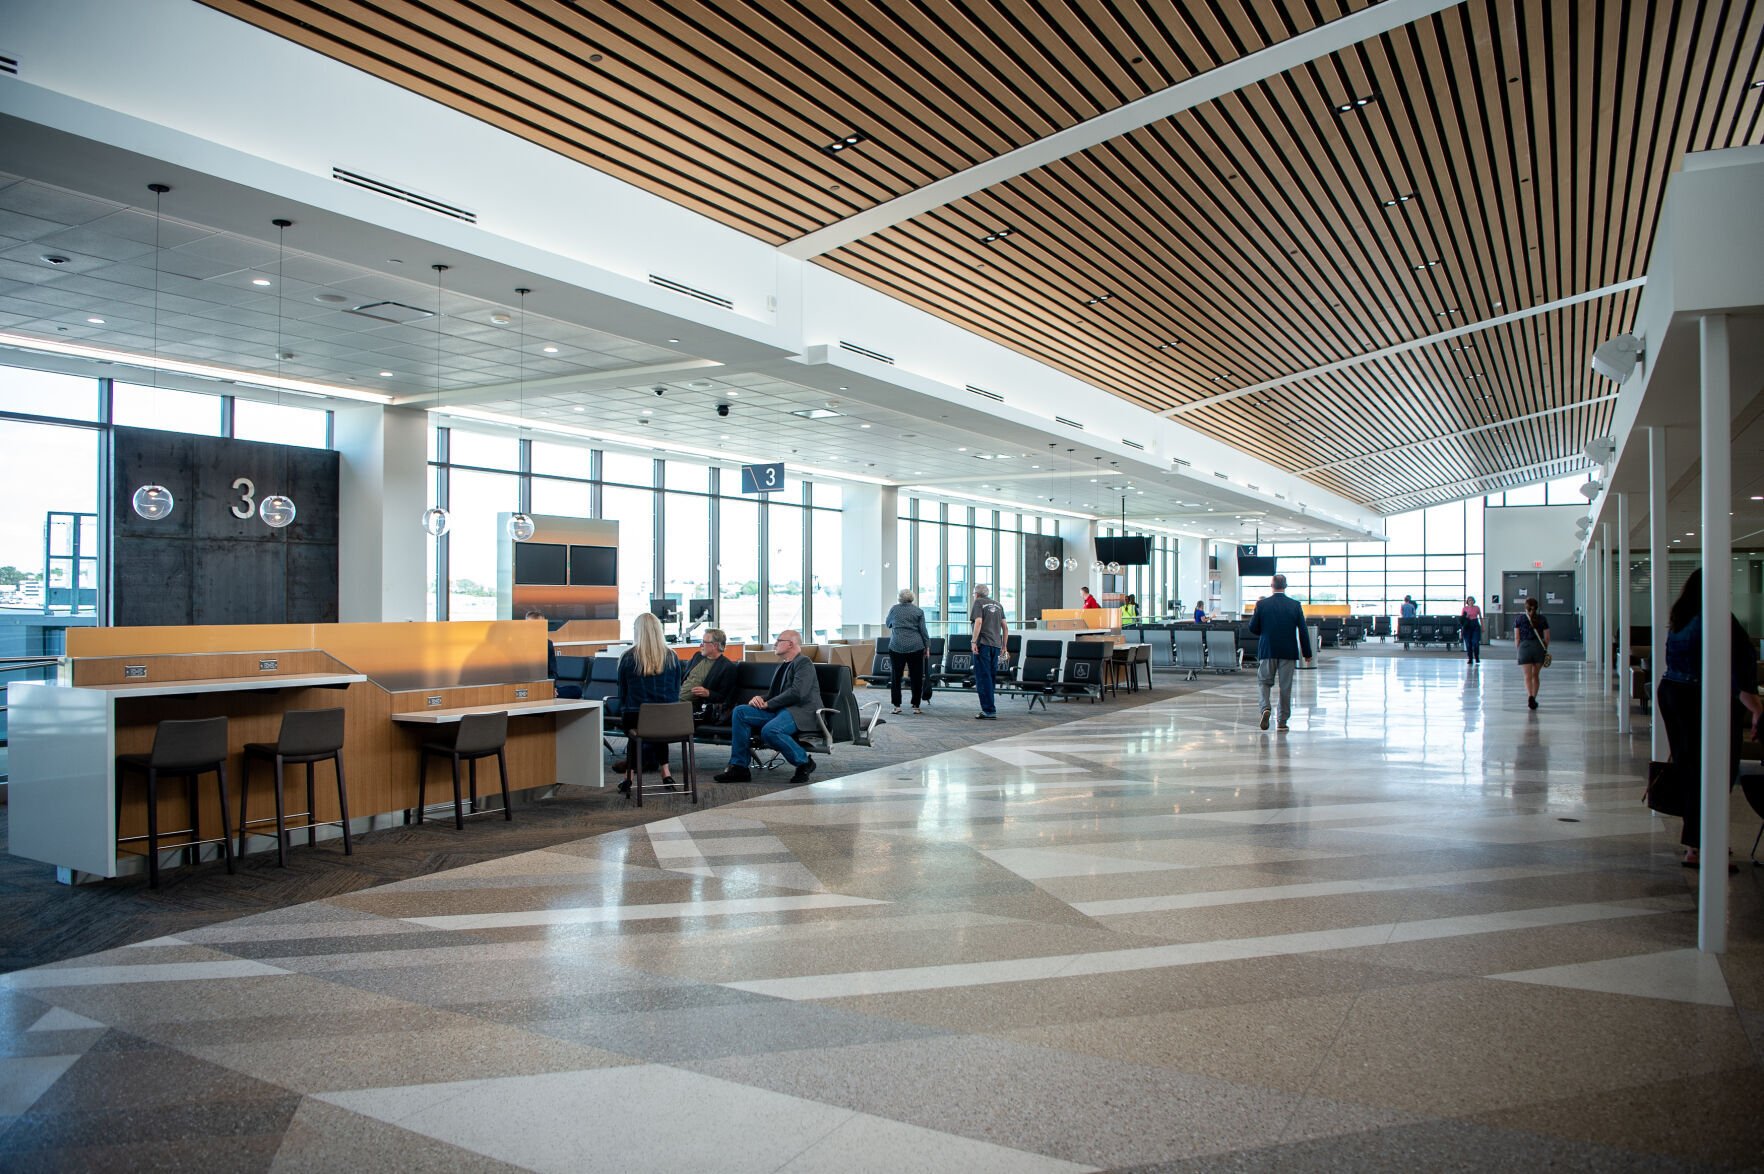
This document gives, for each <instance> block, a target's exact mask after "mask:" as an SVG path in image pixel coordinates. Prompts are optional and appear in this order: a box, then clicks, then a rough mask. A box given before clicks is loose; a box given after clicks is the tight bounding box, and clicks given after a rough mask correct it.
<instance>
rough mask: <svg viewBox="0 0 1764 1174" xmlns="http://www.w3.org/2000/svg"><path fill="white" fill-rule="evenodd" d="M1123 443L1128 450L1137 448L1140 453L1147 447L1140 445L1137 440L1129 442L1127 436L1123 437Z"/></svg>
mask: <svg viewBox="0 0 1764 1174" xmlns="http://www.w3.org/2000/svg"><path fill="white" fill-rule="evenodd" d="M1121 443H1122V444H1124V445H1126V446H1127V447H1128V448H1136V449H1138V450H1139V451H1140V452H1144V451H1145V445H1143V444H1141V443H1139V441H1137V440H1128V439H1127V438H1126V437H1125V436H1123V437H1122V438H1121Z"/></svg>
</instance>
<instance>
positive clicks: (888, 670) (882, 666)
mask: <svg viewBox="0 0 1764 1174" xmlns="http://www.w3.org/2000/svg"><path fill="white" fill-rule="evenodd" d="M888 640H889V638H888V637H887V636H878V637H876V651H875V654H874V656H873V657H872V658H871V660H870V671H869V672H867V673H865V674H864V675H863V682H864V684H866V685H887V684H889V683H890V682H891V680H892V678H893V674H894V654H893V653H892V652H890V651H889V650H888Z"/></svg>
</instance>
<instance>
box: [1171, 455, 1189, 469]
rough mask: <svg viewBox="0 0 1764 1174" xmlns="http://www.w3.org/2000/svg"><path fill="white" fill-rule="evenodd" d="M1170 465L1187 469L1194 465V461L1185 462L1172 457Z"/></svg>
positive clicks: (1179, 458)
mask: <svg viewBox="0 0 1764 1174" xmlns="http://www.w3.org/2000/svg"><path fill="white" fill-rule="evenodd" d="M1170 463H1171V464H1172V465H1175V466H1176V467H1177V468H1178V469H1186V468H1188V467H1189V466H1190V465H1192V464H1194V462H1193V461H1185V460H1183V459H1182V458H1181V457H1171V458H1170Z"/></svg>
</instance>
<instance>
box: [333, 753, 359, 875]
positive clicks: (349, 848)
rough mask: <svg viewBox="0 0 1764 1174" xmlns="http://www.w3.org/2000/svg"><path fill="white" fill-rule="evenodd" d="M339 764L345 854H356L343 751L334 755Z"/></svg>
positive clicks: (339, 802)
mask: <svg viewBox="0 0 1764 1174" xmlns="http://www.w3.org/2000/svg"><path fill="white" fill-rule="evenodd" d="M331 761H332V762H333V763H335V764H336V766H337V813H338V814H339V815H341V816H342V817H343V855H345V856H353V855H355V842H354V841H353V840H352V839H351V838H350V836H349V788H348V787H347V786H346V785H345V784H344V782H343V752H342V751H341V750H339V751H337V753H336V754H335V755H334V756H333V757H332V759H331Z"/></svg>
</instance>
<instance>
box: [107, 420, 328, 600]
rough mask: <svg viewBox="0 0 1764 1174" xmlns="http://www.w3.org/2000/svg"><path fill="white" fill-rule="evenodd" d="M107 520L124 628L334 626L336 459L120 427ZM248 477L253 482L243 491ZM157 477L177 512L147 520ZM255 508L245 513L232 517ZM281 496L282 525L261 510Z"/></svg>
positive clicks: (302, 451) (283, 448) (116, 595)
mask: <svg viewBox="0 0 1764 1174" xmlns="http://www.w3.org/2000/svg"><path fill="white" fill-rule="evenodd" d="M114 467H115V470H116V474H115V479H114V485H115V486H116V490H115V493H116V498H115V501H114V502H113V503H112V507H111V517H112V520H113V524H114V534H115V538H114V540H113V545H112V549H111V574H112V584H113V586H112V620H113V622H114V623H116V624H119V625H129V626H135V625H142V626H147V625H166V624H280V623H328V622H335V621H336V619H337V614H338V607H337V591H338V555H337V533H338V517H337V515H338V494H339V489H338V486H339V473H340V469H341V459H340V458H339V456H338V455H337V454H336V453H334V452H325V451H320V450H316V449H308V448H294V447H289V446H284V445H279V444H263V443H259V442H256V441H246V440H225V439H221V438H219V437H210V436H187V435H184V434H182V433H176V432H158V431H154V430H152V429H145V428H118V429H117V430H116V443H115V457H114ZM241 479H243V480H247V481H249V482H250V483H251V484H250V486H245V485H242V484H237V482H239V481H240V480H241ZM149 482H152V483H157V484H160V485H164V486H166V487H167V488H168V489H170V490H171V491H172V496H173V498H174V499H175V501H176V503H177V504H176V507H175V508H174V509H173V510H172V513H171V515H170V516H169V517H167V518H164V519H161V520H160V521H157V522H149V521H147V520H145V519H143V518H141V517H140V516H139V515H137V514H136V513H135V511H134V509H133V506H132V504H131V499H132V497H133V495H134V491H135V489H136V488H137V487H138V486H141V485H144V484H148V483H149ZM247 493H249V500H250V504H251V506H252V507H253V508H252V512H251V515H250V516H249V517H245V518H241V517H238V516H237V514H236V513H235V510H237V511H240V512H243V511H245V510H246V507H247ZM274 493H284V494H286V495H288V496H289V497H291V498H293V500H294V503H295V506H296V508H297V513H296V516H295V520H294V523H293V524H292V525H290V526H287V527H285V528H283V529H281V530H276V529H272V528H271V527H270V526H268V525H265V524H264V522H263V520H262V518H261V517H259V516H258V515H257V513H256V511H255V507H257V506H260V505H261V504H262V502H263V499H264V498H265V497H267V496H269V495H271V494H274Z"/></svg>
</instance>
